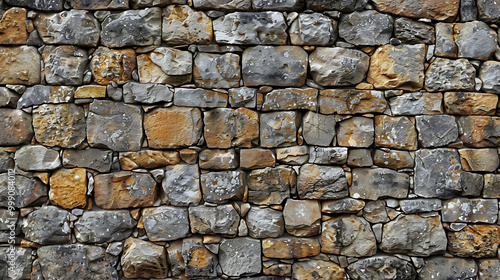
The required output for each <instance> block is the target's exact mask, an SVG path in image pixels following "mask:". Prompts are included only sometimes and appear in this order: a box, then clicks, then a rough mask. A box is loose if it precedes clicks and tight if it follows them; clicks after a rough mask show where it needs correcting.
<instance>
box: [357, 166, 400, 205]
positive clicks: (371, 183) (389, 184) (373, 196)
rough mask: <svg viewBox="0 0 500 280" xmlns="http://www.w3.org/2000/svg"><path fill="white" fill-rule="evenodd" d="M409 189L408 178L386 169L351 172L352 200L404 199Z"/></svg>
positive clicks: (364, 169)
mask: <svg viewBox="0 0 500 280" xmlns="http://www.w3.org/2000/svg"><path fill="white" fill-rule="evenodd" d="M409 189H410V176H408V174H405V173H398V172H396V171H394V170H392V169H387V168H375V169H371V168H356V169H353V170H352V185H351V187H350V188H349V194H350V197H352V198H356V199H358V198H360V199H369V200H377V199H379V198H382V197H393V198H405V197H406V196H407V195H408V192H409Z"/></svg>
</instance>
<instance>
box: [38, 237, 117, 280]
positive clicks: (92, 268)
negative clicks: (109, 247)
mask: <svg viewBox="0 0 500 280" xmlns="http://www.w3.org/2000/svg"><path fill="white" fill-rule="evenodd" d="M37 255H38V260H39V263H40V270H41V274H42V275H43V277H44V278H48V279H78V278H82V279H91V280H97V279H99V278H101V279H104V278H108V279H118V272H117V271H116V268H115V266H114V264H115V263H116V262H117V261H118V257H116V256H113V255H110V254H107V253H106V249H105V248H102V247H98V246H93V245H81V244H71V245H54V246H43V247H42V248H39V249H38V250H37Z"/></svg>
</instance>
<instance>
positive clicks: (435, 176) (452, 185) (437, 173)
mask: <svg viewBox="0 0 500 280" xmlns="http://www.w3.org/2000/svg"><path fill="white" fill-rule="evenodd" d="M415 163H416V164H415V176H414V177H415V182H414V190H415V194H417V195H418V196H421V197H426V198H434V197H436V198H444V199H447V198H451V197H453V196H455V195H457V194H458V193H460V191H461V184H460V172H461V165H460V159H459V156H458V153H457V151H456V150H453V149H443V148H440V149H432V150H431V149H422V150H418V151H416V152H415Z"/></svg>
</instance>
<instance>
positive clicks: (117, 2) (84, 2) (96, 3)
mask: <svg viewBox="0 0 500 280" xmlns="http://www.w3.org/2000/svg"><path fill="white" fill-rule="evenodd" d="M128 1H129V0H105V1H102V0H90V1H88V0H69V5H70V6H71V7H72V8H73V9H82V10H108V9H109V10H114V9H127V8H128Z"/></svg>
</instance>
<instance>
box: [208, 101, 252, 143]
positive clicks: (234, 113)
mask: <svg viewBox="0 0 500 280" xmlns="http://www.w3.org/2000/svg"><path fill="white" fill-rule="evenodd" d="M204 115H205V116H204V118H203V121H204V124H205V133H204V136H205V141H206V142H207V146H208V147H209V148H222V149H225V148H230V147H245V148H250V147H251V146H252V140H254V139H257V137H259V114H258V113H257V112H255V111H252V110H250V109H247V108H238V109H229V108H216V109H213V110H210V111H207V112H205V114H204Z"/></svg>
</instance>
